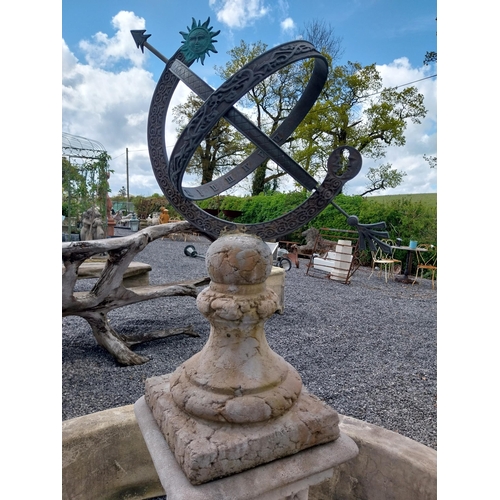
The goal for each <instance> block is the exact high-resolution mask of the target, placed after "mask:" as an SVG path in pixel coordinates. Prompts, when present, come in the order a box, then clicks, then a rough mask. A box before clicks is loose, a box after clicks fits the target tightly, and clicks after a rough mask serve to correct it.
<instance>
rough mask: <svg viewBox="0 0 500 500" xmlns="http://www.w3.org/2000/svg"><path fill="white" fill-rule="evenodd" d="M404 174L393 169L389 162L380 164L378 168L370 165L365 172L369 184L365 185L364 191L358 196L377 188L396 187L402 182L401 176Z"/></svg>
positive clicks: (404, 173)
mask: <svg viewBox="0 0 500 500" xmlns="http://www.w3.org/2000/svg"><path fill="white" fill-rule="evenodd" d="M405 175H406V172H401V171H399V170H395V169H393V168H392V165H391V164H390V163H386V164H385V165H381V166H380V167H378V168H374V167H370V168H369V169H368V173H367V174H366V177H367V179H368V180H369V181H370V184H369V185H368V186H367V187H366V191H365V192H364V193H362V194H361V195H360V196H365V194H368V193H373V192H374V191H378V190H383V189H387V188H394V187H397V186H399V185H400V184H401V182H403V177H404V176H405Z"/></svg>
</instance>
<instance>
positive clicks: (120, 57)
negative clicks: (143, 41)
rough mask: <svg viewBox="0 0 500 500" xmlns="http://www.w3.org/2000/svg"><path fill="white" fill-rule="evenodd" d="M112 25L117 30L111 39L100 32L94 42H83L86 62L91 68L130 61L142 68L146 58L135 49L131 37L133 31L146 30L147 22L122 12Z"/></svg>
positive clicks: (131, 13) (112, 21)
mask: <svg viewBox="0 0 500 500" xmlns="http://www.w3.org/2000/svg"><path fill="white" fill-rule="evenodd" d="M111 24H112V26H113V28H114V29H116V31H117V32H116V34H115V35H114V36H112V37H111V38H109V37H108V35H106V34H105V33H102V32H98V33H96V34H95V35H93V36H92V41H89V40H82V41H81V42H80V49H82V50H83V51H84V52H85V60H86V61H87V63H88V64H90V65H91V66H100V67H103V66H109V65H110V64H113V63H116V62H119V61H124V60H129V61H130V62H131V63H132V64H133V65H134V66H139V67H140V66H142V65H143V64H144V61H145V58H144V56H143V54H142V53H141V52H140V51H139V50H131V48H132V49H133V48H134V47H135V43H134V40H133V38H132V37H131V35H130V30H131V29H138V30H140V29H144V28H145V27H146V22H145V20H144V19H143V18H142V17H137V16H136V15H135V14H134V13H133V12H127V11H123V10H122V11H120V12H119V13H118V14H117V15H116V16H115V17H113V19H112V20H111Z"/></svg>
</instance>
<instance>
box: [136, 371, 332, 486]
mask: <svg viewBox="0 0 500 500" xmlns="http://www.w3.org/2000/svg"><path fill="white" fill-rule="evenodd" d="M169 378H170V375H163V376H160V377H152V378H149V379H147V380H146V392H145V400H146V402H147V404H148V407H149V408H150V409H151V411H152V414H153V416H154V418H155V421H156V423H157V425H158V427H159V428H160V429H161V432H162V434H163V436H164V437H165V440H166V441H167V443H168V444H169V446H170V449H171V450H172V451H173V453H174V454H175V458H176V460H177V462H178V463H179V465H180V467H181V469H182V470H183V471H184V473H185V474H186V476H187V477H188V479H189V481H190V482H191V483H192V484H202V483H205V482H207V481H211V480H213V479H215V478H219V477H224V476H229V475H231V474H235V473H237V472H241V471H244V470H247V469H250V468H252V467H256V466H258V465H261V464H264V463H267V462H270V461H272V460H275V459H277V458H281V457H285V456H288V455H291V454H295V453H297V452H299V451H301V450H304V449H306V448H310V447H311V446H315V445H317V444H322V443H326V442H329V441H333V440H335V439H337V438H338V437H339V435H340V432H339V427H338V422H339V417H338V414H337V412H336V411H335V410H333V409H332V408H330V407H329V406H328V405H326V404H325V403H323V402H322V401H320V400H319V399H318V398H317V397H316V396H314V395H312V394H310V393H308V392H307V391H306V390H305V389H302V392H301V394H300V397H299V398H298V400H297V401H296V403H295V405H293V407H292V408H291V409H289V410H288V411H287V412H286V413H285V414H284V415H282V416H280V417H278V418H275V419H269V420H267V421H265V422H261V423H258V424H229V423H220V422H214V421H210V420H203V419H200V418H197V417H193V416H190V415H188V414H186V413H185V412H184V411H182V410H181V409H180V408H179V407H178V406H177V405H176V404H175V402H174V400H173V397H172V394H171V392H170V390H169Z"/></svg>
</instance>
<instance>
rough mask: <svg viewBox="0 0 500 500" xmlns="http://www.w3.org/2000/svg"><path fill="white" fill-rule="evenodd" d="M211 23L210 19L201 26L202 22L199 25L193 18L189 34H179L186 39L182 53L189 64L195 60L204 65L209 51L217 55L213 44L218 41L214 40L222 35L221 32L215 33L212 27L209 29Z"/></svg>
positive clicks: (181, 32)
mask: <svg viewBox="0 0 500 500" xmlns="http://www.w3.org/2000/svg"><path fill="white" fill-rule="evenodd" d="M209 23H210V18H208V19H207V20H206V21H205V22H204V23H203V24H201V21H198V23H197V22H196V21H195V19H194V18H193V22H192V24H191V28H189V26H188V28H187V29H188V32H187V33H186V32H184V31H180V32H179V33H180V34H181V35H182V36H183V37H184V41H183V42H182V43H183V45H182V47H181V51H182V53H183V54H184V57H185V58H186V61H187V63H188V64H189V63H190V62H191V61H194V60H195V59H199V60H200V61H201V64H203V63H204V61H205V55H208V56H209V55H210V54H209V51H211V52H215V53H217V51H216V50H215V47H214V45H213V42H217V40H214V37H216V36H217V35H218V34H219V33H220V30H218V31H215V32H214V31H212V26H210V27H208V24H209Z"/></svg>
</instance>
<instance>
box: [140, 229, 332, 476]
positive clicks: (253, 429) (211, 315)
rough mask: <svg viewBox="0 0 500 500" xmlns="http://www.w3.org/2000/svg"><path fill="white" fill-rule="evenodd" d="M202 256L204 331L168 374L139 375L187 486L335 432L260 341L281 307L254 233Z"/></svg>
mask: <svg viewBox="0 0 500 500" xmlns="http://www.w3.org/2000/svg"><path fill="white" fill-rule="evenodd" d="M205 259H206V262H207V270H208V274H209V275H210V278H211V282H210V285H209V287H207V288H206V289H204V290H203V291H202V292H201V293H200V294H199V295H198V297H197V300H196V303H197V306H198V309H199V311H200V312H201V313H202V314H203V315H204V316H205V317H206V318H207V319H208V321H209V322H210V324H211V329H210V337H209V339H208V341H207V343H206V344H205V346H204V347H203V349H202V350H201V351H200V352H198V353H197V354H195V355H194V356H192V357H191V358H190V359H188V360H187V361H186V362H184V363H183V364H182V365H181V366H179V367H178V368H177V369H176V370H175V371H174V373H172V374H171V375H168V376H164V377H154V378H152V379H148V380H147V381H146V394H145V399H146V401H147V404H148V406H149V408H150V409H151V411H152V414H153V415H154V418H155V419H156V422H157V425H158V426H159V428H160V429H161V431H162V433H163V435H164V436H165V439H166V441H167V442H168V445H169V446H170V448H171V450H172V452H173V453H174V455H175V457H176V459H177V461H178V463H179V465H180V467H181V468H182V470H183V471H184V473H185V474H186V476H187V477H188V479H189V481H191V483H192V484H202V483H205V482H207V481H211V480H213V479H215V478H220V477H225V476H229V475H232V474H236V473H239V472H241V471H244V470H247V469H250V468H252V467H256V466H258V465H261V464H264V463H267V462H271V461H273V460H276V459H277V458H282V457H285V456H288V455H292V454H295V453H297V452H299V451H301V450H304V449H306V448H309V447H311V446H314V445H317V444H320V443H326V442H329V441H334V440H335V439H337V438H338V437H339V429H338V415H337V412H336V411H335V410H333V409H332V408H330V407H329V406H327V405H326V404H324V403H322V402H321V401H320V400H319V399H318V398H316V397H315V396H312V395H310V394H308V393H307V391H305V390H303V388H302V380H301V378H300V375H299V374H298V373H297V371H296V370H295V368H293V366H291V365H290V364H289V363H287V362H286V361H285V360H284V359H283V358H282V357H281V356H279V355H278V354H276V353H275V352H273V351H272V350H271V348H270V347H269V345H268V343H267V340H266V336H265V333H264V322H265V321H266V320H267V319H268V318H269V317H270V316H271V315H272V314H274V313H275V312H276V311H277V310H279V307H280V306H279V298H278V296H277V295H276V293H275V292H274V291H273V290H272V289H270V288H268V287H267V286H266V280H267V278H268V276H269V275H270V273H271V269H272V255H271V251H270V249H269V246H268V245H267V244H266V243H264V242H263V241H262V239H260V238H258V237H256V236H253V235H248V234H241V233H233V234H226V235H224V236H221V237H220V238H219V239H218V240H216V241H215V242H214V243H212V245H211V246H210V247H209V249H208V251H207V254H206V257H205Z"/></svg>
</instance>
